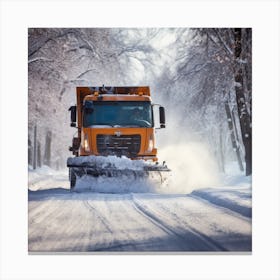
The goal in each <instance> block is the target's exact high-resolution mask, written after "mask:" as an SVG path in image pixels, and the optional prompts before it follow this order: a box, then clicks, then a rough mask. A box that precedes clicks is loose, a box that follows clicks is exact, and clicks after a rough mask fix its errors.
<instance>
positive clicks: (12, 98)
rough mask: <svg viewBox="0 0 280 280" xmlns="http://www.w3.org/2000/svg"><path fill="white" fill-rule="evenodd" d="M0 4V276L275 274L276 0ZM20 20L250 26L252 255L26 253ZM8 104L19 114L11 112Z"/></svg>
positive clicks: (26, 23)
mask: <svg viewBox="0 0 280 280" xmlns="http://www.w3.org/2000/svg"><path fill="white" fill-rule="evenodd" d="M0 8H1V14H0V20H1V25H0V27H1V59H0V63H1V83H0V86H1V100H0V102H1V103H0V104H1V111H0V114H1V176H0V179H1V190H0V191H1V192H0V199H1V203H0V207H1V208H0V214H1V216H0V221H1V226H0V228H1V231H0V234H1V235H0V241H1V243H0V248H1V255H0V256H1V258H0V279H93V278H94V279H113V278H114V279H122V280H125V279H151V278H152V279H215V280H218V279H223V280H224V279H279V278H280V272H279V263H280V258H279V237H280V232H279V221H280V218H279V212H280V211H279V204H280V203H279V197H280V195H279V187H280V186H279V170H280V169H279V77H280V75H279V61H280V60H279V50H280V48H279V34H280V30H279V2H278V1H277V0H274V1H273V0H267V1H265V0H263V1H261V0H259V1H257V0H256V1H254V0H251V1H250V0H244V1H239V0H238V1H210V0H208V1H142V2H139V1H117V0H116V1H103V2H97V1H68V2H67V1H47V2H45V1H25V0H22V1H8V0H7V1H2V2H1V7H0ZM28 27H252V28H253V254H252V255H249V256H248V255H246V256H236V255H230V256H228V255H226V256H224V255H171V256H170V255H160V256H159V255H155V256H153V255H144V256H143V255H137V256H131V255H125V256H124V255H122V256H115V255H111V256H104V255H102V256H96V255H94V256H93V255H84V256H80V255H72V256H64V255H57V256H53V255H47V256H46V255H44V256H38V255H28V252H27V231H28V229H27V215H26V213H27V191H26V190H27V166H26V162H27V148H26V146H27V143H26V141H27V140H25V139H27V104H28V103H27V29H28ZM11 105H12V107H11ZM11 108H12V109H13V112H14V111H15V110H16V111H17V112H18V114H19V115H18V116H16V117H11ZM13 170H14V171H15V172H13Z"/></svg>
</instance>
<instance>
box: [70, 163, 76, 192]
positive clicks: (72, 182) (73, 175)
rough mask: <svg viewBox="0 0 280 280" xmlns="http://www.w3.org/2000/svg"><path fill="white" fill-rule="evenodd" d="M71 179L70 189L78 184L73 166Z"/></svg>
mask: <svg viewBox="0 0 280 280" xmlns="http://www.w3.org/2000/svg"><path fill="white" fill-rule="evenodd" d="M69 181H70V189H71V190H73V189H74V188H75V185H76V175H75V173H74V171H73V170H72V168H69Z"/></svg>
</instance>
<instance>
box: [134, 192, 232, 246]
mask: <svg viewBox="0 0 280 280" xmlns="http://www.w3.org/2000/svg"><path fill="white" fill-rule="evenodd" d="M131 198H132V199H131V201H132V202H133V204H134V206H135V209H136V210H137V211H138V212H139V213H140V214H142V215H143V216H144V217H146V218H147V219H149V220H150V221H151V222H152V223H153V224H155V225H156V226H158V227H159V228H161V229H162V230H163V231H165V232H166V233H167V234H169V235H175V236H176V237H177V238H178V239H179V240H180V243H181V242H182V241H183V243H182V244H184V245H185V244H188V243H189V242H190V239H189V238H187V237H185V236H184V235H182V234H181V233H178V232H177V231H176V230H174V229H173V228H172V227H171V226H169V225H167V224H166V223H165V222H163V221H162V220H161V219H160V218H158V217H157V216H156V215H155V214H153V213H152V212H151V211H149V210H147V209H146V208H145V207H144V206H142V205H141V202H139V200H138V199H136V198H135V197H134V195H133V194H131ZM185 231H186V232H188V233H191V234H192V235H193V236H192V238H191V240H192V241H195V240H194V238H196V239H198V240H199V241H202V242H203V244H204V245H206V250H210V251H213V250H215V251H228V250H227V249H226V248H224V247H223V246H221V245H220V244H218V243H217V242H215V241H214V240H212V239H211V238H210V237H208V236H206V235H204V234H203V233H201V232H199V231H197V230H195V229H194V228H192V227H191V226H190V225H189V224H188V228H186V229H185ZM196 248H197V246H196ZM189 249H190V248H189V246H188V248H186V250H189ZM203 250H205V249H203Z"/></svg>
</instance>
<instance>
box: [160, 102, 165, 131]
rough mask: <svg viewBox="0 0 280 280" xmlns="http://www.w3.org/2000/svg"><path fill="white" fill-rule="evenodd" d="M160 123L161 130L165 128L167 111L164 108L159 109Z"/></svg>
mask: <svg viewBox="0 0 280 280" xmlns="http://www.w3.org/2000/svg"><path fill="white" fill-rule="evenodd" d="M159 122H160V128H165V111H164V107H162V106H160V107H159Z"/></svg>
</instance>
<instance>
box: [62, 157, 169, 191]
mask: <svg viewBox="0 0 280 280" xmlns="http://www.w3.org/2000/svg"><path fill="white" fill-rule="evenodd" d="M67 166H68V167H69V180H70V186H71V189H75V186H76V181H77V179H79V178H82V177H83V176H87V177H89V176H90V177H94V178H97V177H101V176H102V177H103V178H106V177H107V178H118V179H120V180H122V179H123V180H127V179H129V182H130V183H131V184H133V182H134V181H136V180H141V181H142V182H143V181H145V182H147V183H152V184H157V185H163V184H164V183H165V182H166V181H167V179H168V175H169V171H170V169H169V168H168V167H167V166H166V165H165V164H155V163H148V162H146V161H144V160H131V159H128V158H126V157H122V158H118V157H116V156H108V157H102V156H81V157H74V158H68V160H67ZM94 183H96V181H93V184H94ZM93 187H94V186H93ZM93 189H94V188H93ZM104 191H106V190H104Z"/></svg>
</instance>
